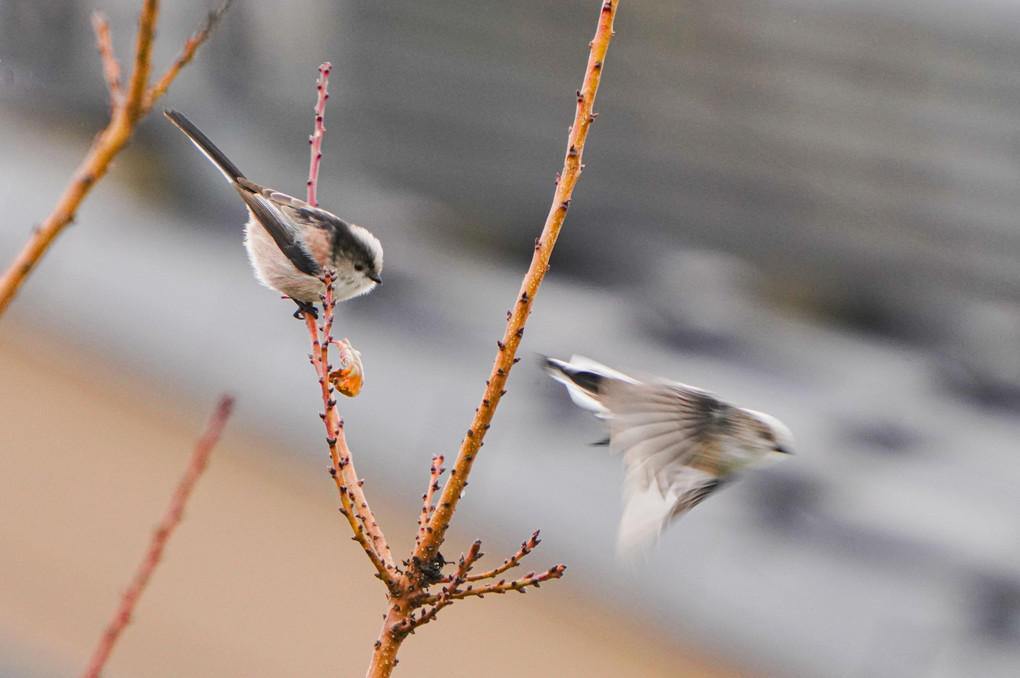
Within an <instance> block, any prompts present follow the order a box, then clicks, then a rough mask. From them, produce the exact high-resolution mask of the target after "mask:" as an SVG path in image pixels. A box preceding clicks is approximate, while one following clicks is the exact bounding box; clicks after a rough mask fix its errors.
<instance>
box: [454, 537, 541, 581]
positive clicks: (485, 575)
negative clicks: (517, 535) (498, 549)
mask: <svg viewBox="0 0 1020 678" xmlns="http://www.w3.org/2000/svg"><path fill="white" fill-rule="evenodd" d="M541 542H542V540H541V539H539V538H538V530H536V531H535V533H534V534H533V535H531V539H529V540H528V541H526V542H524V543H523V544H521V549H520V550H519V551H518V552H517V553H515V554H513V555H512V556H510V557H509V558H507V559H506V560H504V561H503V564H502V565H500V566H499V567H497V568H494V569H492V570H489V571H488V572H482V573H481V574H473V575H471V576H469V577H468V578H467V581H482V580H484V579H493V578H495V577H498V576H499V575H501V574H503V573H504V572H506V571H507V570H512V569H513V568H515V567H517V566H518V565H520V564H521V560H523V559H524V556H526V555H528V554H529V553H531V551H532V550H534V548H535V547H536V546H538V545H539V544H540V543H541Z"/></svg>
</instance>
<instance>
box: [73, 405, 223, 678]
mask: <svg viewBox="0 0 1020 678" xmlns="http://www.w3.org/2000/svg"><path fill="white" fill-rule="evenodd" d="M233 406H234V399H233V398H231V397H230V396H223V397H222V398H220V402H219V403H218V404H217V406H216V410H215V411H214V412H213V415H212V417H211V418H210V419H209V423H208V424H206V427H205V431H204V432H203V433H202V437H201V438H200V439H199V441H198V443H196V444H195V450H194V452H192V454H191V461H190V462H189V463H188V468H187V469H186V470H185V472H184V475H182V476H181V479H180V480H179V481H178V483H177V489H176V490H174V494H173V497H171V498H170V504H169V505H168V506H167V509H166V512H165V513H164V514H163V519H162V520H161V521H160V523H159V527H158V528H156V531H155V533H153V535H152V539H151V540H150V541H149V548H148V551H147V552H146V554H145V557H144V558H143V559H142V562H141V563H140V564H139V566H138V569H137V570H136V571H135V576H134V578H133V579H132V580H131V585H130V586H128V589H127V590H126V591H125V592H124V595H123V596H122V597H121V599H120V605H118V607H117V610H116V611H115V612H114V615H113V619H111V620H110V623H109V624H108V625H107V627H106V632H105V633H103V637H102V638H100V640H99V645H98V646H97V647H96V649H95V650H94V651H93V653H92V657H91V658H90V659H89V663H88V665H87V666H86V668H85V670H84V671H83V672H82V674H81V677H82V678H95V677H96V676H98V675H99V672H100V671H102V669H103V666H104V665H105V664H106V660H107V659H108V658H109V656H110V652H111V651H112V650H113V648H114V645H116V644H117V640H118V639H119V638H120V634H121V632H123V631H124V627H126V626H127V624H128V622H130V621H131V614H132V612H133V611H134V609H135V605H136V604H137V603H138V599H139V598H140V597H141V595H142V592H143V591H144V590H145V586H146V585H147V584H148V583H149V579H150V578H151V577H152V573H153V571H154V570H155V569H156V566H157V565H158V564H159V560H160V558H161V557H162V555H163V549H164V548H166V544H167V541H169V539H170V535H171V534H172V533H173V531H174V529H175V528H176V527H177V525H178V524H179V523H180V521H181V514H182V513H183V512H184V506H185V505H186V504H187V503H188V498H189V497H190V496H191V492H192V490H194V489H195V484H196V483H197V482H198V479H199V477H201V475H202V472H203V471H205V468H206V464H207V463H208V461H209V455H210V454H212V451H213V448H214V447H215V446H216V443H217V442H218V441H219V439H220V434H221V433H223V427H224V426H226V423H227V419H228V418H229V417H230V412H231V409H232V408H233Z"/></svg>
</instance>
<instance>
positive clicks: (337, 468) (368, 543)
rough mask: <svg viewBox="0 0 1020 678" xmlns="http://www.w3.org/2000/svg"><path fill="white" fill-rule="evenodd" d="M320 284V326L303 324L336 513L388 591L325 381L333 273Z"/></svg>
mask: <svg viewBox="0 0 1020 678" xmlns="http://www.w3.org/2000/svg"><path fill="white" fill-rule="evenodd" d="M321 280H322V282H323V284H324V285H325V287H326V293H325V295H324V296H323V301H322V311H323V321H322V325H318V324H317V322H316V319H315V318H314V317H313V316H312V315H311V314H310V313H305V324H306V325H307V327H308V334H309V338H310V340H311V343H312V353H311V355H310V356H309V360H310V361H311V363H312V366H313V367H314V368H315V372H316V374H317V375H318V376H319V386H320V387H321V389H322V402H323V405H324V407H325V410H324V411H323V413H322V415H321V416H322V421H323V423H324V424H325V426H326V444H327V445H328V446H329V457H330V460H331V461H332V467H331V468H330V475H332V476H333V481H334V482H335V483H336V487H337V491H338V492H339V493H340V504H341V507H340V513H342V514H343V516H344V517H345V518H346V519H347V522H348V523H349V524H350V526H351V530H352V531H353V532H354V539H355V540H356V541H357V542H358V543H359V544H361V546H362V548H364V550H365V554H366V555H367V556H368V558H369V560H371V561H372V565H373V566H374V567H375V569H376V574H377V575H378V577H379V579H381V580H382V581H383V582H384V583H385V584H386V586H387V588H388V589H390V590H391V591H392V590H393V589H394V587H395V586H396V568H395V567H394V565H393V556H392V554H391V553H390V547H389V544H388V543H387V542H386V537H385V536H384V535H383V533H382V530H381V529H380V527H379V524H378V523H377V522H376V520H375V516H374V515H373V514H372V509H371V508H370V507H369V505H368V499H367V498H366V497H365V493H364V492H363V491H362V489H361V480H359V479H358V473H357V471H356V470H355V469H354V461H353V460H352V459H351V452H350V450H349V449H348V447H347V438H346V436H345V435H344V422H343V419H341V418H340V414H339V412H338V411H337V407H336V405H337V402H336V398H335V397H334V394H335V392H336V390H335V389H334V387H333V386H332V384H331V383H330V381H329V373H330V371H331V366H330V364H329V347H330V345H331V343H332V331H333V310H334V308H335V307H336V300H335V299H333V283H334V281H335V280H336V273H335V272H334V271H331V270H327V271H326V273H324V274H323V275H322V277H321Z"/></svg>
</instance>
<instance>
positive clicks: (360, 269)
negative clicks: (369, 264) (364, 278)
mask: <svg viewBox="0 0 1020 678" xmlns="http://www.w3.org/2000/svg"><path fill="white" fill-rule="evenodd" d="M354 270H355V271H357V272H359V273H360V272H361V271H364V270H365V267H364V266H362V265H361V264H354Z"/></svg>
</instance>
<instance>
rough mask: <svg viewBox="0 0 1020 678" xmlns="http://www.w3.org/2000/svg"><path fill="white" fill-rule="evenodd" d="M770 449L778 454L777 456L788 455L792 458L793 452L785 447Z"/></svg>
mask: <svg viewBox="0 0 1020 678" xmlns="http://www.w3.org/2000/svg"><path fill="white" fill-rule="evenodd" d="M772 449H773V450H775V451H776V452H778V453H779V454H788V455H790V456H791V457H792V456H793V452H791V451H790V450H788V449H787V448H785V447H781V446H780V447H773V448H772Z"/></svg>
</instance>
